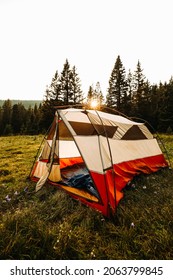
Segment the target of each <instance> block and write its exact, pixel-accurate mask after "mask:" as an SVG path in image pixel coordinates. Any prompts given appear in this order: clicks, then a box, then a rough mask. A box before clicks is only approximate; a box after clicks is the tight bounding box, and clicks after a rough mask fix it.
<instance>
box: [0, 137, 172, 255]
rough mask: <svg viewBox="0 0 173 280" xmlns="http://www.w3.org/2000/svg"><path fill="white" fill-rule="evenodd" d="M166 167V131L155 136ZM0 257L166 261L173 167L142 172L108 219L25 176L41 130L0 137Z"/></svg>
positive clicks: (169, 243)
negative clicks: (163, 150)
mask: <svg viewBox="0 0 173 280" xmlns="http://www.w3.org/2000/svg"><path fill="white" fill-rule="evenodd" d="M161 138H162V139H163V141H164V144H165V147H166V148H167V151H168V153H169V157H170V161H171V162H172V165H173V135H171V136H168V135H164V136H163V135H162V136H161ZM0 140H1V145H0V158H1V160H0V259H12V260H14V259H24V260H26V259H27V260H28V259H32V260H36V259H41V260H43V259H50V260H53V259H63V260H65V259H76V260H78V259H105V260H110V259H117V260H118V259H123V260H130V259H131V260H134V259H137V260H140V259H150V260H151V259H153V260H155V259H165V260H168V259H172V258H173V234H172V232H173V171H172V169H164V170H161V171H159V172H157V173H154V174H152V175H147V176H146V175H145V176H144V175H141V176H138V177H136V178H135V179H134V180H133V184H132V185H131V187H129V188H126V189H125V190H124V193H125V196H124V199H123V200H121V202H120V204H119V206H118V208H117V213H116V215H115V219H114V221H111V220H108V219H105V218H104V217H103V216H102V215H101V214H99V213H97V212H96V211H94V210H92V209H89V208H88V207H86V206H84V205H82V204H81V203H79V202H78V201H75V200H73V199H72V198H71V197H69V196H68V195H67V194H66V193H65V192H62V191H60V190H57V189H56V188H53V187H49V188H45V187H44V188H43V189H42V190H41V191H40V192H38V193H37V194H35V192H34V189H35V183H33V182H31V181H30V180H28V179H27V177H28V175H29V173H30V169H31V167H32V163H33V160H34V157H35V155H36V152H37V150H38V147H39V145H40V142H41V140H42V136H9V137H0Z"/></svg>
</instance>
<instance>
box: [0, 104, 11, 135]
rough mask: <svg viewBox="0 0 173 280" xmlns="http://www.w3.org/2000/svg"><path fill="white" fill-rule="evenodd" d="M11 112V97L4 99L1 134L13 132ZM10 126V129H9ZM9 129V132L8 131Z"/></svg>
mask: <svg viewBox="0 0 173 280" xmlns="http://www.w3.org/2000/svg"><path fill="white" fill-rule="evenodd" d="M11 113H12V103H11V100H10V99H7V100H5V101H4V103H3V105H2V117H1V126H0V134H4V135H6V134H8V133H9V132H10V133H12V128H11ZM7 128H8V129H7ZM7 130H8V132H7Z"/></svg>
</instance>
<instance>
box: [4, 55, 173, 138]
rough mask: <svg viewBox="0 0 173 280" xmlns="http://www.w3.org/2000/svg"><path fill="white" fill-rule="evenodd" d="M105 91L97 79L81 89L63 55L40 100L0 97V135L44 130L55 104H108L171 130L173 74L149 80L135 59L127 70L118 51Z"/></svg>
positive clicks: (172, 117)
mask: <svg viewBox="0 0 173 280" xmlns="http://www.w3.org/2000/svg"><path fill="white" fill-rule="evenodd" d="M108 85H109V86H108V89H107V92H106V93H102V90H101V86H100V83H99V81H98V82H97V83H96V85H95V86H94V85H89V87H88V92H87V93H84V92H83V91H82V89H81V80H80V77H79V74H78V73H77V68H76V67H75V66H73V67H71V65H70V63H69V61H68V59H66V61H65V63H64V65H63V69H62V71H61V72H59V71H58V70H56V72H55V74H54V76H53V78H52V80H51V82H50V85H48V86H47V87H46V89H45V93H44V96H43V101H41V102H40V104H39V105H38V102H37V103H35V104H34V105H33V106H29V107H28V106H25V105H24V104H23V103H22V102H20V101H19V102H18V103H16V104H13V102H12V100H9V99H7V100H4V102H3V103H2V104H1V105H0V136H3V135H4V136H5V135H23V134H25V135H26V134H28V135H35V134H40V133H45V132H46V131H47V129H48V128H49V127H50V125H51V123H52V120H53V117H54V113H55V110H56V108H57V107H58V106H72V107H73V106H76V105H78V104H81V105H83V106H87V107H90V105H91V104H92V102H93V101H95V102H96V103H97V108H98V109H101V108H103V107H109V108H112V109H113V110H115V112H116V111H118V112H120V113H122V114H124V115H126V116H128V117H131V118H135V119H142V120H145V121H146V122H148V123H150V125H151V127H152V128H153V129H154V130H155V131H158V132H162V133H172V132H173V77H170V80H169V82H164V83H162V82H160V83H159V84H151V83H150V82H149V80H148V79H147V78H146V77H145V75H144V70H143V69H142V66H141V63H140V61H139V60H138V62H137V65H136V69H135V71H134V72H132V71H131V70H130V69H129V71H128V72H127V71H126V69H125V67H124V65H123V62H122V60H121V58H120V55H118V56H117V58H116V61H115V64H114V67H113V69H112V72H111V73H110V78H109V81H108Z"/></svg>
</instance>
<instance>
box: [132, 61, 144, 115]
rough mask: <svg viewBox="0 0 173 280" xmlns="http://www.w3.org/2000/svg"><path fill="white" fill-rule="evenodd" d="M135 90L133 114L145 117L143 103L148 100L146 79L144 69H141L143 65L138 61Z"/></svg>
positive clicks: (135, 73)
mask: <svg viewBox="0 0 173 280" xmlns="http://www.w3.org/2000/svg"><path fill="white" fill-rule="evenodd" d="M133 78H134V88H133V95H132V101H133V102H132V104H133V113H134V115H135V116H138V117H142V115H143V110H142V111H141V109H142V106H143V102H144V99H145V98H146V94H147V92H146V78H145V76H144V74H143V69H142V68H141V63H140V61H139V60H138V63H137V66H136V70H135V72H134V77H133Z"/></svg>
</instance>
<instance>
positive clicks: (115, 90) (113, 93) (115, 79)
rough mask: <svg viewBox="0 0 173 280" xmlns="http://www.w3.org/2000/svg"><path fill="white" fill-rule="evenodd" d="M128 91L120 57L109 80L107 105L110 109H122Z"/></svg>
mask: <svg viewBox="0 0 173 280" xmlns="http://www.w3.org/2000/svg"><path fill="white" fill-rule="evenodd" d="M126 91H127V82H126V73H125V68H124V66H123V63H122V61H121V58H120V56H119V55H118V57H117V59H116V62H115V65H114V68H113V70H112V73H111V76H110V79H109V88H108V94H107V97H106V104H107V106H109V107H113V108H116V109H117V110H120V111H121V109H122V107H123V106H122V104H123V97H124V95H125V93H126Z"/></svg>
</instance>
